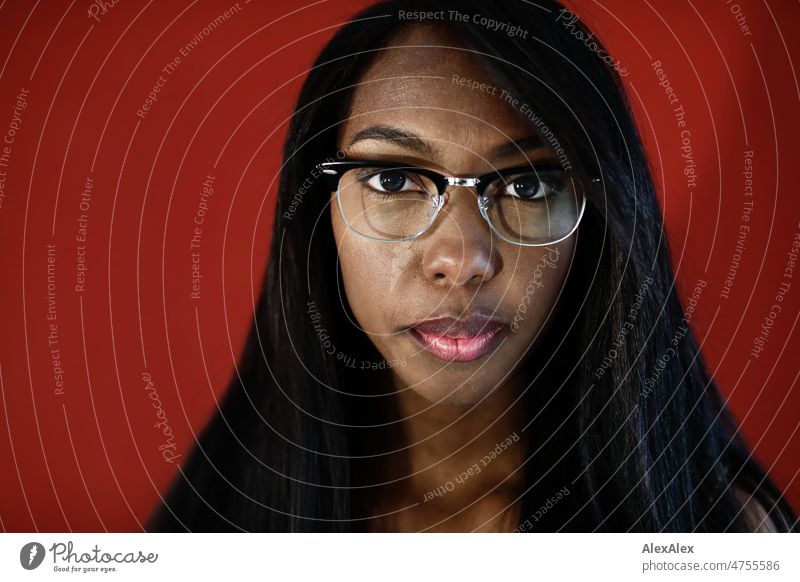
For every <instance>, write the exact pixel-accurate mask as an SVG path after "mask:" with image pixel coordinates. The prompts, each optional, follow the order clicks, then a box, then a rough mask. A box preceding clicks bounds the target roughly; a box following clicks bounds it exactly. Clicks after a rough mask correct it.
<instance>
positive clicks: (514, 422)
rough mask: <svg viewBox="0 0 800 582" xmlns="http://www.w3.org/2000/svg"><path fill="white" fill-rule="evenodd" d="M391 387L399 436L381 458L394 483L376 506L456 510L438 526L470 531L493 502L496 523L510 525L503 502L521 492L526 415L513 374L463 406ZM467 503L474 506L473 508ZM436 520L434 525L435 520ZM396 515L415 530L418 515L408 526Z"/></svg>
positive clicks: (440, 512) (386, 477) (384, 476)
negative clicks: (498, 514) (446, 524)
mask: <svg viewBox="0 0 800 582" xmlns="http://www.w3.org/2000/svg"><path fill="white" fill-rule="evenodd" d="M395 390H396V391H395V399H396V407H397V408H396V410H397V414H398V416H397V418H399V419H400V423H399V426H400V429H399V430H397V431H396V435H397V437H398V440H399V441H402V442H394V443H392V445H393V446H391V447H390V450H393V451H396V452H394V453H392V454H390V455H387V456H385V457H384V458H383V459H382V461H381V463H380V468H379V473H380V477H381V481H382V482H387V481H388V482H392V484H391V485H389V486H387V487H383V488H382V489H381V491H380V497H381V498H382V501H381V503H380V506H381V508H382V509H385V510H389V511H395V510H397V509H399V508H400V507H409V506H412V505H413V506H415V507H416V508H417V509H418V510H420V511H422V510H424V513H425V514H426V515H427V516H430V515H436V516H444V519H445V520H451V519H455V518H450V517H448V516H460V517H459V518H458V519H457V520H455V521H450V526H449V527H445V528H444V529H449V530H453V529H472V525H471V524H472V523H477V522H479V521H480V520H481V519H483V518H482V517H480V518H479V516H486V515H488V514H489V513H490V511H489V510H490V508H496V510H497V511H500V510H502V512H503V513H504V515H505V517H504V518H503V524H502V526H500V525H498V523H499V522H497V521H496V522H495V527H503V528H507V527H508V525H509V524H513V525H511V527H512V528H513V527H516V524H514V523H513V522H514V518H513V517H511V513H509V511H510V510H509V509H504V508H508V507H512V506H513V507H518V505H519V503H518V502H516V503H515V500H516V498H517V497H518V496H519V495H520V494H521V493H522V492H523V491H524V487H523V485H524V483H525V479H524V469H525V465H524V464H523V463H524V462H525V460H526V459H527V456H528V434H529V432H530V431H526V430H523V428H524V427H525V426H526V424H527V422H528V421H529V420H530V418H529V416H530V415H529V413H528V411H526V402H525V401H526V399H525V398H524V397H520V394H521V392H522V384H521V381H520V380H519V379H518V378H515V379H512V380H510V381H509V382H508V383H506V384H504V385H502V386H499V387H497V388H496V389H495V391H494V392H493V393H492V394H490V395H489V396H487V397H486V398H484V399H483V400H481V401H480V402H476V403H474V404H468V405H453V404H436V403H432V402H430V401H429V400H427V399H425V398H424V397H422V396H420V395H418V394H416V393H415V392H414V391H413V390H409V389H404V388H403V387H400V386H395ZM387 500H388V501H387ZM393 508H394V509H393ZM465 508H472V509H471V510H470V511H471V513H470V511H466V510H465ZM477 508H482V510H481V511H479V510H478V509H477ZM465 511H466V513H465ZM492 511H495V509H492ZM469 515H471V516H472V517H466V516H469ZM414 519H417V518H414ZM435 519H436V518H431V523H432V524H433V523H439V522H436V521H435ZM498 519H499V518H498ZM396 521H405V523H406V526H407V527H409V529H416V530H419V529H421V527H420V525H421V524H420V523H419V520H418V519H417V521H416V523H414V524H413V525H412V524H411V523H409V521H408V519H406V518H404V517H398V518H397V519H396ZM440 521H441V520H440ZM467 522H470V523H467ZM456 523H458V525H456ZM478 526H480V523H478Z"/></svg>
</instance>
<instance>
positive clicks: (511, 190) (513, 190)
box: [500, 173, 551, 200]
mask: <svg viewBox="0 0 800 582" xmlns="http://www.w3.org/2000/svg"><path fill="white" fill-rule="evenodd" d="M550 191H551V188H550V186H549V185H548V184H547V183H545V182H543V181H542V180H540V179H539V177H538V176H537V175H536V174H533V173H531V174H519V175H517V176H512V177H510V178H506V180H505V183H504V185H503V184H501V186H500V193H501V194H505V195H508V196H514V197H515V198H523V199H525V200H537V199H539V198H545V197H547V196H548V195H549V194H550Z"/></svg>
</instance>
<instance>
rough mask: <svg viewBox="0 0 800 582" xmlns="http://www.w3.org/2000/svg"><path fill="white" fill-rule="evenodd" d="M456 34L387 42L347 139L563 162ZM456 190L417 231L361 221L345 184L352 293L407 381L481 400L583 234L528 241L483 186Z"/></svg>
mask: <svg viewBox="0 0 800 582" xmlns="http://www.w3.org/2000/svg"><path fill="white" fill-rule="evenodd" d="M453 44H454V43H453V42H452V40H450V39H449V38H448V37H447V36H445V35H444V34H443V33H442V32H439V31H436V30H434V29H432V28H429V27H416V28H414V29H412V30H411V31H409V32H407V33H405V34H404V35H402V36H399V37H398V38H397V39H396V40H395V41H394V42H393V43H392V44H391V45H390V46H391V47H403V48H391V49H390V50H387V51H384V53H383V56H382V57H380V58H379V59H378V60H377V61H376V62H375V64H374V65H373V66H372V67H371V68H370V69H369V70H368V72H367V73H366V74H365V75H364V77H363V78H362V79H361V82H360V83H359V86H358V88H357V89H356V91H355V95H354V100H353V104H352V108H351V110H350V114H349V116H348V119H347V120H346V121H345V123H344V124H343V125H342V126H341V128H340V133H339V138H338V142H339V143H338V146H339V148H340V149H341V150H343V151H345V152H346V153H347V155H348V157H350V158H354V159H368V160H387V161H399V162H403V163H409V164H411V165H415V166H422V167H427V168H431V169H433V170H437V171H439V172H441V173H442V174H445V175H448V176H460V177H466V176H471V177H474V176H479V175H481V174H485V173H487V172H491V171H493V170H494V169H502V168H509V167H515V166H524V165H526V164H530V163H534V164H536V163H544V162H547V161H551V162H552V158H551V157H550V154H549V152H548V150H547V149H546V148H545V147H543V146H541V142H540V141H539V140H538V139H536V138H537V136H536V134H535V133H534V132H533V130H532V129H530V127H529V125H527V124H526V123H525V121H524V119H523V117H522V114H521V113H520V112H519V110H518V108H519V107H520V103H517V105H516V107H515V106H514V105H512V104H511V103H510V102H509V101H510V100H511V99H514V98H515V96H513V95H511V96H509V98H508V99H506V95H507V94H505V93H503V88H502V87H496V86H495V84H494V83H493V82H492V80H491V79H490V78H489V77H488V75H487V74H486V73H485V72H484V71H483V70H482V69H481V68H480V67H479V66H478V65H477V64H476V63H475V62H474V61H473V60H472V59H471V57H470V56H469V53H468V52H466V51H459V50H454V49H452V48H445V47H446V46H448V45H449V46H453ZM410 45H427V46H429V47H431V46H432V47H439V46H442V45H444V46H442V48H422V47H416V48H415V47H413V46H410ZM481 83H486V85H485V86H483V87H480V84H481ZM473 86H475V87H476V88H472V87H473ZM514 142H516V143H517V144H519V147H515V146H514V145H513V144H514ZM447 192H448V199H447V202H446V204H445V206H444V207H443V208H442V210H441V211H440V213H439V215H438V217H437V218H436V221H435V222H434V223H433V224H432V225H431V227H430V228H429V229H428V230H427V231H426V232H425V233H424V234H423V235H421V236H420V237H418V238H416V239H414V240H407V241H402V242H388V243H387V242H381V241H376V240H372V239H369V238H366V237H363V236H361V235H360V234H358V233H356V232H354V231H353V230H352V229H350V228H348V225H347V223H346V222H345V220H344V218H343V217H342V214H341V212H340V210H339V206H338V204H337V201H336V199H335V193H334V194H333V195H332V196H333V197H332V198H331V207H330V208H331V220H332V223H333V232H334V236H335V239H336V244H337V247H338V254H339V261H340V267H341V273H342V278H343V282H344V287H345V292H346V295H347V300H348V302H349V304H350V307H351V309H352V311H353V314H354V315H355V318H356V320H357V323H358V324H359V325H360V326H361V328H362V329H363V330H364V332H366V333H367V334H368V336H369V338H370V339H371V341H372V342H373V344H374V345H375V347H376V348H377V349H378V351H379V352H380V353H381V355H382V357H383V358H384V359H385V360H387V363H388V364H389V365H390V366H391V367H390V370H391V374H392V379H393V384H394V387H395V389H397V390H404V389H410V390H413V391H414V392H416V393H417V394H419V395H421V396H423V397H425V398H426V399H428V400H430V401H432V402H440V403H449V404H469V403H473V402H476V401H478V400H480V399H482V398H484V397H485V396H487V395H488V394H489V393H491V392H492V391H493V390H495V389H497V388H499V387H501V386H502V385H503V384H504V383H506V382H507V381H508V380H509V379H510V378H511V377H512V375H513V372H514V371H515V370H518V367H519V366H520V364H521V363H522V362H523V360H524V359H525V358H526V356H527V355H528V354H529V353H530V351H531V345H532V344H533V342H534V341H535V340H536V339H537V337H538V335H539V334H540V332H541V331H542V330H543V328H544V326H545V323H546V322H547V320H548V318H552V317H553V315H552V312H553V309H554V307H555V303H556V299H557V297H558V295H559V293H560V290H561V287H562V284H563V282H564V280H565V277H566V275H567V272H568V270H569V265H570V263H571V259H572V255H573V252H574V248H575V240H576V236H577V235H576V234H573V235H572V236H570V237H568V238H567V239H565V240H563V241H561V242H559V243H555V244H551V245H549V246H546V247H523V246H519V245H515V244H512V243H509V242H506V241H504V240H502V239H500V238H498V237H497V236H496V235H495V234H493V232H492V231H491V230H490V228H489V225H488V224H487V223H486V222H485V220H484V219H483V217H482V216H481V214H480V211H479V209H478V205H477V198H476V193H475V190H474V188H468V187H463V186H449V187H448V190H447Z"/></svg>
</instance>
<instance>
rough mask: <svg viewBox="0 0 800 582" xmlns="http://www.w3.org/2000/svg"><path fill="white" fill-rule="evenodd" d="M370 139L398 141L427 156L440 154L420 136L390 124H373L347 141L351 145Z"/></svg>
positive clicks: (403, 145)
mask: <svg viewBox="0 0 800 582" xmlns="http://www.w3.org/2000/svg"><path fill="white" fill-rule="evenodd" d="M368 139H375V140H380V141H389V142H392V143H397V144H398V145H400V146H402V147H404V148H406V149H408V150H411V151H414V152H417V153H420V154H424V155H426V156H435V155H437V154H438V151H437V150H436V149H435V148H434V147H432V146H431V145H430V144H429V143H428V142H427V141H425V140H424V139H422V138H421V137H420V136H418V135H416V134H414V133H411V132H409V131H404V130H402V129H398V128H396V127H389V126H388V125H373V126H371V127H367V128H366V129H362V130H361V131H359V132H358V133H356V134H355V135H354V136H353V137H351V138H350V141H349V142H348V143H347V145H348V147H349V146H352V145H353V144H355V143H356V142H359V141H365V140H368Z"/></svg>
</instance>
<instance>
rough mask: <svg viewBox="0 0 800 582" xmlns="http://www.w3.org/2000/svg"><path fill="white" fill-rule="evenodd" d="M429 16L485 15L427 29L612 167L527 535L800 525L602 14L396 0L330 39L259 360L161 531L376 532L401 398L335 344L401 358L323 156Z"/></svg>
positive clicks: (274, 259)
mask: <svg viewBox="0 0 800 582" xmlns="http://www.w3.org/2000/svg"><path fill="white" fill-rule="evenodd" d="M418 10H419V11H426V12H427V11H445V14H447V13H448V11H458V12H459V13H461V14H466V15H468V16H469V18H467V19H466V20H467V21H464V19H450V18H445V19H444V20H437V21H436V22H433V23H424V25H431V26H440V27H444V28H446V29H447V30H448V31H449V32H450V33H452V34H453V35H454V38H457V39H458V44H459V46H457V47H452V50H467V51H470V53H471V54H472V55H473V56H474V57H475V58H477V59H478V60H479V61H480V62H481V64H482V65H483V66H484V67H485V70H486V71H487V72H488V73H489V74H490V75H491V76H492V77H493V79H494V80H495V81H496V83H497V84H498V86H500V87H502V88H504V89H506V90H507V91H508V92H509V93H510V94H511V95H513V96H514V97H515V98H516V99H518V100H519V102H520V103H526V104H530V106H531V107H530V109H531V110H532V111H535V112H536V116H535V117H533V116H529V118H528V119H529V122H530V124H531V127H532V128H533V129H534V130H535V131H537V132H539V133H540V134H541V135H542V136H543V137H544V138H545V139H546V140H549V141H547V143H551V144H552V143H554V142H553V141H552V139H553V137H552V136H555V137H556V138H557V140H558V143H559V145H560V146H561V147H562V148H563V150H564V152H566V155H567V157H568V159H569V161H570V164H571V165H572V166H573V167H574V168H576V169H578V170H579V171H581V172H592V173H596V174H597V175H599V176H601V178H602V183H601V184H600V186H599V187H598V188H597V189H596V190H594V191H592V192H590V194H589V200H588V203H587V208H586V215H585V216H584V218H583V221H582V223H581V226H580V229H579V235H578V245H577V248H576V254H575V257H574V260H573V264H572V266H571V270H570V274H569V276H568V278H567V282H566V284H565V288H564V290H563V293H562V296H561V298H560V299H559V302H560V308H559V309H558V312H557V314H554V315H553V317H555V318H556V319H555V320H554V321H553V325H552V327H551V329H552V331H550V332H548V336H547V341H544V342H541V347H537V349H536V351H535V353H533V354H532V355H531V358H530V361H529V363H528V364H527V368H526V369H528V368H529V377H528V380H529V382H528V385H527V387H526V395H527V398H528V399H529V401H530V402H531V403H532V404H531V420H532V423H531V425H530V428H529V429H528V430H531V431H533V432H534V434H533V435H532V438H531V440H530V442H531V443H533V445H532V448H531V450H530V456H529V457H528V460H527V461H526V463H525V471H526V479H527V486H526V487H525V492H524V495H523V498H522V507H523V510H522V518H521V519H522V521H524V522H526V523H527V525H528V527H526V528H523V529H524V530H525V531H615V532H617V531H638V532H691V531H698V532H720V531H752V529H753V523H752V522H751V521H748V518H747V515H746V512H745V511H744V509H743V500H742V498H740V497H739V495H737V493H736V489H740V490H741V491H742V492H745V493H746V494H748V495H749V494H752V496H753V499H755V500H757V501H758V502H759V503H760V504H761V505H762V506H763V507H764V508H765V510H766V512H767V514H768V515H769V517H770V519H771V520H772V521H773V522H774V524H775V528H776V529H777V530H779V531H796V529H797V518H796V516H795V514H794V512H793V510H792V508H791V507H790V506H789V504H788V503H787V501H786V500H785V499H784V497H783V495H782V493H781V491H780V490H779V489H778V488H777V487H776V485H775V484H774V483H773V482H772V481H771V480H770V478H769V476H768V475H767V472H766V471H765V470H764V469H763V468H762V467H761V466H760V465H759V463H758V462H757V461H756V460H755V459H754V457H753V456H752V455H751V453H750V452H749V450H748V445H747V444H746V443H745V441H744V440H743V438H742V435H741V433H740V432H739V428H738V426H737V423H736V421H735V420H734V419H733V417H732V416H731V414H730V413H729V411H728V409H727V408H726V406H725V402H724V399H723V398H722V397H721V395H720V392H719V391H718V388H717V386H716V384H715V382H714V380H713V379H712V377H711V376H710V374H709V373H708V371H707V368H706V366H705V364H704V362H703V358H702V357H701V353H700V351H699V349H698V345H697V342H696V340H695V338H694V337H693V335H692V333H691V331H689V330H688V322H687V320H688V319H689V317H688V315H685V314H684V311H683V308H682V306H681V303H680V300H679V299H678V295H677V292H676V288H675V278H674V274H673V269H672V266H671V263H670V258H669V249H668V245H667V240H666V238H665V235H664V229H663V224H662V214H661V211H660V208H659V205H658V201H657V198H656V193H655V188H654V185H653V180H652V178H651V175H650V171H649V169H648V165H647V160H646V157H645V154H644V150H643V147H642V144H641V140H640V138H639V134H638V132H637V129H636V126H635V124H634V121H633V116H632V113H631V111H630V106H629V104H628V101H627V98H626V95H625V92H624V89H623V87H622V85H621V82H620V79H619V76H618V74H617V72H616V71H615V70H613V68H612V67H610V66H609V65H607V64H606V63H605V62H604V61H603V59H601V57H600V54H598V52H596V51H594V50H590V48H589V47H587V46H586V44H585V43H584V42H581V41H580V40H579V38H581V37H580V36H579V35H577V34H576V31H582V33H583V35H584V36H583V38H588V35H589V31H588V30H587V29H585V27H584V26H583V24H582V23H581V22H580V21H577V20H573V19H571V18H570V15H569V13H567V12H565V11H564V10H565V9H564V8H563V7H562V6H561V5H560V4H558V3H556V2H553V1H550V0H541V1H538V2H537V3H536V4H534V3H531V2H524V1H522V0H510V1H507V2H485V1H476V0H458V1H456V0H429V1H422V0H392V1H387V2H380V3H378V4H375V5H374V6H372V7H370V8H368V9H366V10H364V11H363V12H361V13H360V14H358V15H357V16H355V17H354V18H353V19H352V21H351V22H350V23H348V24H347V25H345V26H344V27H343V28H341V29H340V30H339V31H338V33H337V34H336V35H335V36H334V37H333V39H332V40H331V41H330V42H329V43H328V44H327V46H326V47H325V49H324V50H323V51H322V53H321V54H320V56H319V58H318V59H317V61H316V63H315V64H314V66H313V68H312V69H311V70H310V72H309V74H308V78H307V80H306V81H305V84H304V86H303V88H302V91H301V94H300V97H299V101H298V104H297V107H296V110H295V113H294V116H293V117H292V120H291V124H290V127H289V130H288V137H287V139H286V143H285V149H284V159H283V167H282V170H281V174H280V186H279V193H278V199H277V204H276V208H275V226H274V233H273V237H272V246H271V252H270V258H269V263H268V266H267V273H266V277H265V283H264V288H263V291H262V293H261V296H260V300H259V303H258V305H257V308H256V310H255V312H254V320H253V325H252V329H251V333H250V334H249V338H248V340H247V343H246V347H245V350H244V353H243V356H242V358H241V361H240V363H239V366H238V368H237V370H236V373H235V375H234V378H233V381H232V382H231V385H230V387H229V389H228V392H227V394H226V396H225V398H224V401H223V402H222V404H221V407H220V409H219V411H218V413H217V414H216V415H215V416H214V418H213V419H212V420H211V422H210V423H209V424H208V426H207V427H206V428H205V430H204V431H203V433H202V435H201V436H200V438H199V439H198V442H197V445H196V447H195V449H194V451H193V453H192V455H191V456H190V458H189V460H188V462H187V463H186V464H185V466H184V467H182V469H181V471H180V472H179V474H178V476H177V477H176V480H175V481H174V483H173V485H172V487H171V489H170V491H169V493H168V495H167V497H166V499H165V500H164V502H163V504H161V505H160V506H159V507H158V508H157V511H156V512H155V513H154V514H153V516H152V517H151V520H150V522H149V523H148V526H147V528H148V529H149V530H151V531H186V530H189V531H279V532H283V531H353V530H356V531H357V530H361V529H363V524H364V518H365V516H366V515H367V514H368V508H366V507H365V504H364V503H363V499H364V498H365V494H366V492H367V490H368V489H369V479H368V478H365V477H364V474H365V473H364V471H363V470H362V469H363V466H365V464H366V463H368V461H369V459H370V458H371V456H373V455H377V454H379V453H380V451H381V446H382V444H383V443H385V442H387V441H390V440H391V438H393V437H394V436H396V435H395V434H394V433H393V432H392V431H393V430H394V431H396V427H397V426H398V424H399V423H398V418H397V417H396V416H395V412H394V409H393V406H392V397H391V395H384V396H379V395H377V392H376V388H377V387H378V386H379V385H381V384H380V382H381V381H382V380H383V379H385V374H386V373H387V372H386V371H380V370H378V371H373V370H367V371H362V370H359V369H357V368H356V369H353V368H352V367H350V366H348V365H346V362H343V361H342V360H340V359H337V358H336V357H333V356H331V355H330V354H329V353H328V352H329V349H328V348H327V346H330V345H333V346H337V347H339V349H341V351H342V352H345V351H346V352H347V353H348V354H353V355H354V356H355V357H357V358H358V359H360V360H362V361H380V360H381V357H380V355H379V354H378V353H377V351H376V350H375V348H374V347H373V346H372V344H371V342H370V341H369V339H368V338H367V337H366V336H365V334H364V333H363V332H361V331H360V330H358V329H357V328H356V327H355V326H354V324H353V323H352V321H354V319H353V318H352V314H351V313H350V312H349V307H348V306H347V301H346V300H345V299H344V291H343V288H342V286H341V284H340V281H339V276H338V269H337V257H336V246H335V244H334V242H333V233H332V229H331V225H330V220H329V219H327V218H326V217H327V214H326V213H327V212H330V211H331V209H330V207H329V206H328V204H329V199H330V195H329V193H328V192H327V191H325V188H324V186H323V184H322V183H321V181H320V180H319V179H317V174H316V173H315V166H316V164H318V163H320V162H322V161H325V160H326V159H330V158H331V157H333V156H335V152H336V132H337V128H338V125H339V123H340V122H341V121H342V120H344V119H345V118H346V117H347V115H348V111H349V106H350V101H351V97H352V95H353V91H354V87H355V85H356V84H357V83H358V81H359V78H360V77H361V75H362V74H363V73H364V72H365V70H366V68H367V67H368V66H369V65H370V64H371V63H373V62H374V60H375V59H376V57H378V56H380V54H381V53H382V51H385V50H391V49H387V46H386V45H387V44H388V42H389V41H390V40H391V39H392V37H393V36H395V35H396V34H397V33H398V32H400V31H402V30H404V29H405V28H407V27H409V26H419V25H420V22H419V21H418V20H417V21H414V20H409V19H406V18H404V17H401V15H400V13H399V11H404V12H405V13H412V12H414V11H418ZM474 15H480V16H481V17H486V18H491V19H492V20H494V21H496V22H499V23H507V24H506V26H502V27H495V26H489V25H488V24H487V22H484V21H482V20H481V18H478V17H476V18H472V16H474ZM512 25H517V26H519V27H521V28H520V29H519V30H524V31H526V34H524V35H523V34H521V33H520V34H516V33H513V31H512V29H511V28H510V27H511V26H512ZM594 42H595V43H596V47H597V48H598V50H600V49H602V48H603V47H602V45H601V44H600V42H599V41H598V40H597V39H596V38H595V39H594ZM592 48H594V47H592ZM301 188H303V194H302V196H301V197H299V198H298V196H297V194H298V192H300V191H301ZM704 284H705V283H704V282H702V284H700V285H699V286H698V291H702V289H703V285H704ZM376 292H381V290H376ZM698 295H699V298H700V299H701V300H702V294H700V293H698ZM310 301H313V308H314V310H315V315H314V318H315V322H317V325H312V321H311V319H310V318H309V314H308V311H309V310H308V306H309V302H310ZM321 328H322V329H323V331H324V337H321V336H322V335H323V334H321V333H320V329H321ZM534 411H535V413H534ZM393 427H394V428H393ZM564 488H566V489H564ZM562 490H565V491H568V494H566V495H563V498H562V499H560V500H559V501H558V502H557V503H555V504H553V503H550V507H549V508H548V510H547V511H544V512H542V511H539V512H537V509H539V508H540V507H543V506H545V507H546V506H547V505H546V504H547V502H548V500H549V499H550V498H551V497H552V496H553V495H555V494H556V493H557V492H559V491H562ZM535 512H536V513H535Z"/></svg>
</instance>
